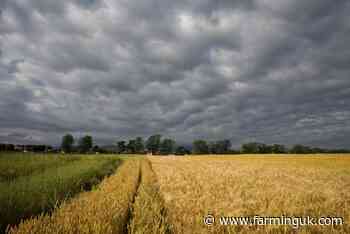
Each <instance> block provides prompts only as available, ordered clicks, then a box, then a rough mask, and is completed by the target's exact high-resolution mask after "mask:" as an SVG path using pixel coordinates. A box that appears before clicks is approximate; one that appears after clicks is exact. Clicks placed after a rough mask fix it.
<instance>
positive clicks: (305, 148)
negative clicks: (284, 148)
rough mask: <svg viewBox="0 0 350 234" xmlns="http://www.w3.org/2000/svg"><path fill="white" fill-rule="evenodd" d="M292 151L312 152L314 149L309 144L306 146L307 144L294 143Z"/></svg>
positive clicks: (298, 152)
mask: <svg viewBox="0 0 350 234" xmlns="http://www.w3.org/2000/svg"><path fill="white" fill-rule="evenodd" d="M290 153H292V154H310V153H312V149H311V148H310V147H308V146H305V145H294V146H293V147H292V148H291V150H290Z"/></svg>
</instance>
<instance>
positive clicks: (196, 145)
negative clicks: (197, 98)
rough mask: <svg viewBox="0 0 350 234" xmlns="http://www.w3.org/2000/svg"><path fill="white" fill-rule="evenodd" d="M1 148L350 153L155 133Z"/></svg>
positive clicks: (158, 152)
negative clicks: (183, 139) (103, 142)
mask: <svg viewBox="0 0 350 234" xmlns="http://www.w3.org/2000/svg"><path fill="white" fill-rule="evenodd" d="M0 151H30V152H60V151H61V152H65V153H97V152H98V153H118V154H146V153H148V154H153V155H171V154H175V155H185V154H194V155H200V154H286V153H290V154H313V153H350V150H347V149H323V148H317V147H309V146H305V145H302V144H297V145H294V146H292V147H290V148H288V147H286V146H285V145H282V144H271V145H269V144H264V143H259V142H248V143H244V144H242V145H241V147H240V149H233V148H232V144H231V141H230V140H229V139H223V140H218V141H206V140H203V139H197V140H194V141H193V142H192V145H190V146H184V145H178V144H177V143H176V141H175V140H174V139H171V138H169V137H165V138H163V137H162V135H160V134H156V135H152V136H150V137H148V138H147V139H143V138H142V137H136V138H131V139H128V140H119V141H116V142H115V143H114V144H113V145H112V146H111V147H107V146H104V147H100V146H98V145H94V142H93V137H92V136H90V135H85V136H83V137H80V138H77V139H76V138H75V137H74V136H73V135H72V134H66V135H64V136H63V137H62V141H61V145H60V148H59V149H56V150H54V149H53V148H52V147H51V146H46V145H12V144H0Z"/></svg>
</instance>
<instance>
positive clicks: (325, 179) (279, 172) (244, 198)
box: [151, 155, 350, 233]
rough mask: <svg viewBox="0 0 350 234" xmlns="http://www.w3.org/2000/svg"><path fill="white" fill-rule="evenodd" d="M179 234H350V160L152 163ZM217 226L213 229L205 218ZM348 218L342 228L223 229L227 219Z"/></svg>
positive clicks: (166, 160) (284, 158) (208, 159)
mask: <svg viewBox="0 0 350 234" xmlns="http://www.w3.org/2000/svg"><path fill="white" fill-rule="evenodd" d="M151 161H152V165H153V169H154V171H155V172H156V174H157V177H158V182H159V184H160V191H161V193H162V195H163V197H164V200H165V207H166V208H167V210H168V211H169V212H168V215H169V221H170V223H171V224H172V225H173V231H174V232H175V233H237V232H238V233H295V232H298V233H350V226H349V221H350V209H349V208H350V157H348V156H332V155H322V156H317V155H316V156H306V155H305V156H301V155H298V156H291V155H288V156H285V155H283V156H277V155H273V156H268V155H261V156H257V155H243V156H232V157H217V156H215V157H210V156H197V157H187V158H186V157H181V158H179V157H172V158H164V157H152V159H151ZM208 213H209V214H211V215H213V216H214V217H215V218H216V220H217V222H215V223H214V224H213V225H211V226H209V227H207V226H205V225H204V224H203V217H205V216H206V215H207V214H208ZM255 215H259V216H261V217H280V216H282V215H284V216H294V217H298V216H303V217H304V216H311V217H322V216H325V217H328V216H331V217H333V216H334V217H343V218H344V225H338V226H334V227H332V226H319V225H315V226H301V227H299V228H298V229H295V228H293V227H292V225H289V226H280V225H267V226H242V225H241V226H238V225H232V226H231V225H227V226H225V225H220V224H219V220H218V219H219V218H220V217H221V216H234V217H241V216H244V217H245V216H248V217H251V216H255Z"/></svg>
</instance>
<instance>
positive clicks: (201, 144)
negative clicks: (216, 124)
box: [192, 140, 209, 154]
mask: <svg viewBox="0 0 350 234" xmlns="http://www.w3.org/2000/svg"><path fill="white" fill-rule="evenodd" d="M192 152H193V154H208V153H209V146H208V144H207V142H206V141H204V140H195V141H193V146H192Z"/></svg>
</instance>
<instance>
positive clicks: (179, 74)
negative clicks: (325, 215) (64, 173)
mask: <svg viewBox="0 0 350 234" xmlns="http://www.w3.org/2000/svg"><path fill="white" fill-rule="evenodd" d="M0 9H1V15H0V142H11V143H50V144H59V143H60V139H61V137H62V135H63V134H65V133H68V132H70V133H72V134H74V135H75V136H80V135H82V134H91V135H92V136H94V138H95V139H96V140H97V143H99V144H109V143H111V142H114V141H115V140H116V139H121V138H122V137H125V138H128V137H135V136H143V137H146V136H149V135H151V134H154V133H159V134H162V135H164V136H169V137H173V138H176V140H177V141H178V142H182V143H186V142H187V143H188V142H191V141H192V140H193V139H196V138H204V139H207V140H217V139H223V138H228V139H231V140H232V142H233V145H234V146H238V145H239V144H241V143H243V142H247V141H258V142H263V143H285V144H287V145H292V144H296V143H304V144H308V145H311V146H323V147H349V143H350V1H349V0H334V1H331V0H307V1H301V0H300V1H297V0H242V1H238V0H215V1H214V0H176V1H174V0H147V1H146V0H72V1H68V0H67V1H63V0H62V1H58V0H0Z"/></svg>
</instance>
